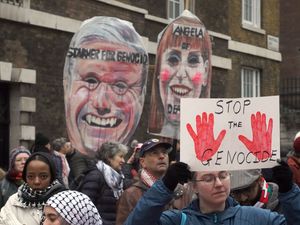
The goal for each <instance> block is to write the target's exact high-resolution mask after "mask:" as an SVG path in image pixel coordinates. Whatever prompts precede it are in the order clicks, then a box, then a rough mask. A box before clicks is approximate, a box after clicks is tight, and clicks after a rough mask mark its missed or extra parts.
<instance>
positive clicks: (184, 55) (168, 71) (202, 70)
mask: <svg viewBox="0 0 300 225" xmlns="http://www.w3.org/2000/svg"><path fill="white" fill-rule="evenodd" d="M160 35H161V36H160V40H159V43H158V48H157V56H156V65H155V66H156V67H155V72H154V79H153V83H152V96H151V111H150V119H149V132H150V133H153V134H156V135H159V136H163V137H169V138H174V139H179V122H180V99H181V98H208V97H210V83H211V42H210V37H209V35H208V32H207V30H206V29H205V27H204V25H203V23H202V22H201V21H200V20H199V18H197V17H196V16H195V15H193V14H192V13H191V12H189V11H187V10H185V11H184V12H183V14H182V15H181V16H180V17H178V18H176V19H175V20H174V21H173V22H172V23H170V24H169V25H168V26H167V27H166V28H165V30H163V31H162V33H161V34H160Z"/></svg>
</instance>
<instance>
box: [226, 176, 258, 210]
mask: <svg viewBox="0 0 300 225" xmlns="http://www.w3.org/2000/svg"><path fill="white" fill-rule="evenodd" d="M260 193H261V183H260V179H258V180H256V181H255V182H253V183H252V184H251V185H250V186H249V187H247V188H243V189H240V190H235V191H232V192H231V195H232V197H233V198H234V199H235V200H236V201H238V202H239V203H240V204H241V205H246V206H253V205H255V203H257V202H258V201H259V198H260Z"/></svg>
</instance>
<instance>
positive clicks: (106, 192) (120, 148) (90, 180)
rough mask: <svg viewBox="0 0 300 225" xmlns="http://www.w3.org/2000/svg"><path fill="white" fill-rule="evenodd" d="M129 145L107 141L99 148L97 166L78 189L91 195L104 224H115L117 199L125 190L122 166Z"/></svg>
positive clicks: (96, 156)
mask: <svg viewBox="0 0 300 225" xmlns="http://www.w3.org/2000/svg"><path fill="white" fill-rule="evenodd" d="M127 152H128V147H127V146H125V145H123V144H120V143H117V142H105V143H103V144H102V146H101V147H100V148H99V149H98V150H97V152H96V155H95V158H96V160H97V163H96V166H95V167H94V168H93V169H91V170H90V171H89V172H88V173H87V174H86V176H85V177H84V178H83V180H82V182H81V183H82V184H81V185H80V187H79V189H78V191H81V192H82V193H84V194H86V195H87V196H89V197H90V199H91V200H92V202H93V203H94V204H95V206H96V207H97V209H98V211H99V213H100V215H101V217H102V220H103V224H104V225H114V224H115V222H116V221H115V220H116V213H117V201H118V200H119V198H120V196H121V194H122V193H123V190H124V179H125V176H124V174H123V172H122V167H123V165H124V164H125V160H124V157H125V155H126V154H127Z"/></svg>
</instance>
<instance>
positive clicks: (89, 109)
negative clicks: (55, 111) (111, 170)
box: [64, 16, 148, 155]
mask: <svg viewBox="0 0 300 225" xmlns="http://www.w3.org/2000/svg"><path fill="white" fill-rule="evenodd" d="M147 73H148V55H147V51H146V48H145V46H144V44H143V41H142V38H141V36H140V35H139V34H138V33H137V32H136V31H135V29H134V27H133V25H132V24H131V23H130V22H128V21H124V20H121V19H118V18H114V17H103V16H97V17H93V18H91V19H88V20H85V21H84V22H83V23H82V25H81V26H80V28H79V30H78V32H76V33H75V35H74V36H73V38H72V40H71V43H70V47H69V51H68V54H67V57H66V61H65V67H64V96H65V109H66V125H67V131H68V135H69V139H70V141H71V143H72V145H73V146H74V148H75V149H77V150H79V151H80V152H82V153H85V154H88V155H94V154H95V152H96V151H97V149H98V148H99V147H100V146H101V144H102V143H104V142H107V141H115V142H119V143H122V144H127V143H128V141H129V140H130V138H131V136H132V134H133V133H134V131H135V129H136V127H137V125H138V122H139V119H140V117H141V114H142V110H143V105H144V98H145V92H146V81H147Z"/></svg>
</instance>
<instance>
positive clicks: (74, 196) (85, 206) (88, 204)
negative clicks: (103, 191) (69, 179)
mask: <svg viewBox="0 0 300 225" xmlns="http://www.w3.org/2000/svg"><path fill="white" fill-rule="evenodd" d="M44 214H45V216H44V222H43V225H54V224H55V225H102V219H101V217H100V215H99V213H98V210H97V208H96V207H95V205H94V203H93V202H92V201H91V200H90V198H89V197H88V196H87V195H85V194H83V193H81V192H78V191H71V190H68V191H62V192H59V193H57V194H55V195H53V196H52V197H51V198H49V199H48V201H47V203H46V205H45V207H44Z"/></svg>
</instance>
